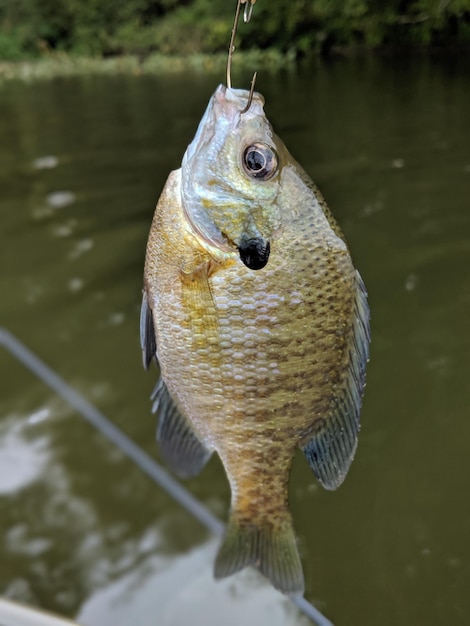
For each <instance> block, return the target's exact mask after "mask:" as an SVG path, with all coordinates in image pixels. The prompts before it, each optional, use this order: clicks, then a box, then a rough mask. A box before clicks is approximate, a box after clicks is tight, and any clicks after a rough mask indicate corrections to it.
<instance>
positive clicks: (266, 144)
mask: <svg viewBox="0 0 470 626" xmlns="http://www.w3.org/2000/svg"><path fill="white" fill-rule="evenodd" d="M143 283H144V286H143V298H142V309H141V321H140V328H141V347H142V355H143V363H144V366H145V367H146V368H148V367H149V366H150V364H151V362H152V361H155V362H157V364H158V366H159V369H160V378H159V380H158V382H157V385H156V387H155V390H154V393H153V395H152V400H153V411H154V412H157V413H158V426H157V439H158V442H159V446H160V450H161V453H162V456H163V457H164V459H165V460H166V462H167V463H168V465H169V466H170V468H171V469H172V470H174V472H176V474H177V475H179V476H181V477H192V476H196V475H197V474H198V473H199V472H200V471H201V470H202V468H203V467H204V466H205V464H206V463H207V462H208V460H209V458H210V457H211V455H212V453H213V452H214V451H215V452H217V454H218V455H219V457H220V459H221V461H222V464H223V466H224V468H225V472H226V475H227V478H228V481H229V484H230V488H231V504H230V514H229V520H228V524H227V527H226V531H225V536H224V538H223V539H222V542H221V546H220V548H219V551H218V554H217V556H216V559H215V566H214V574H215V577H216V578H224V577H226V576H230V575H232V574H234V573H235V572H238V571H239V570H241V569H243V568H245V567H246V566H248V565H253V566H255V567H257V568H258V570H259V571H260V572H261V573H262V574H263V575H264V576H265V577H267V578H268V579H269V580H270V581H271V583H272V585H273V586H274V587H275V588H276V589H278V590H280V591H281V592H283V593H285V594H287V595H302V594H303V592H304V577H303V570H302V563H301V560H300V556H299V551H298V548H297V543H296V536H295V532H294V528H293V520H292V516H291V513H290V512H289V507H288V481H289V475H290V470H291V466H292V462H293V458H294V455H295V453H296V451H297V449H298V448H300V449H301V450H302V452H303V453H304V455H305V457H306V460H307V461H308V464H309V465H310V467H311V469H312V471H313V474H314V475H315V477H316V478H317V479H318V481H319V482H320V484H321V485H322V486H323V487H324V488H326V489H329V490H333V489H336V488H337V487H338V486H339V485H340V484H341V483H342V482H343V480H344V478H345V476H346V474H347V472H348V469H349V467H350V465H351V462H352V459H353V457H354V454H355V451H356V446H357V437H358V431H359V425H360V424H359V415H360V409H361V403H362V397H363V391H364V386H365V369H366V363H367V361H368V358H369V342H370V327H369V318H370V313H369V307H368V302H367V293H366V289H365V286H364V283H363V281H362V279H361V276H360V274H359V273H358V271H357V270H356V269H355V267H354V265H353V262H352V260H351V255H350V252H349V249H348V246H347V243H346V241H345V238H344V236H343V234H342V232H341V230H340V228H339V226H338V225H337V223H336V221H335V219H334V218H333V216H332V213H331V212H330V210H329V208H328V206H327V204H326V202H325V200H324V199H323V197H322V195H321V194H320V192H319V190H318V189H317V187H316V186H315V184H314V183H313V182H312V180H311V179H310V177H309V176H308V175H307V173H306V172H305V171H304V170H303V169H302V167H301V166H300V165H299V164H298V163H297V162H296V161H295V160H294V158H293V157H292V156H291V154H290V153H289V151H288V149H287V148H286V147H285V145H284V143H283V142H282V140H281V139H280V138H279V137H278V136H277V135H276V134H275V132H274V130H273V128H272V126H271V124H270V122H269V121H268V119H267V117H266V114H265V112H264V98H263V96H262V95H261V94H259V93H258V92H253V91H250V92H248V91H247V90H244V89H236V88H232V87H226V86H224V85H223V84H221V85H219V86H218V87H217V89H216V90H215V92H214V94H213V95H212V97H211V98H210V101H209V104H208V106H207V109H206V111H205V113H204V114H203V116H202V119H201V121H200V124H199V127H198V129H197V131H196V134H195V136H194V139H193V140H192V142H191V143H190V144H189V146H188V147H187V149H186V152H185V154H184V156H183V160H182V164H181V167H180V168H179V169H177V170H174V171H172V172H171V173H170V174H169V176H168V180H167V182H166V184H165V186H164V189H163V191H162V193H161V196H160V198H159V200H158V204H157V207H156V209H155V214H154V217H153V221H152V224H151V228H150V233H149V237H148V243H147V249H146V258H145V267H144V281H143Z"/></svg>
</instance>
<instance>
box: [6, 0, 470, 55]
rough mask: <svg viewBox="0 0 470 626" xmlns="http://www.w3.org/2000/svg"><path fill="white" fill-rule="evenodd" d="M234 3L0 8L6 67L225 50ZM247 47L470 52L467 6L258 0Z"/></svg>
mask: <svg viewBox="0 0 470 626" xmlns="http://www.w3.org/2000/svg"><path fill="white" fill-rule="evenodd" d="M235 4H236V2H235V0H0V59H9V60H15V59H21V58H28V57H37V56H41V55H45V54H51V53H52V52H55V51H57V52H66V53H68V54H71V55H81V56H83V55H85V56H110V55H118V54H129V53H131V54H141V55H147V54H149V53H151V52H161V53H164V54H169V55H172V54H178V55H182V54H194V53H198V52H207V53H211V52H220V51H223V50H226V48H227V45H228V39H229V33H230V29H231V25H232V20H233V14H234V8H235ZM238 41H239V43H238V45H239V47H241V48H253V47H258V48H275V49H277V50H279V51H281V52H291V53H295V54H307V53H310V52H327V51H328V50H330V49H332V48H342V47H343V48H344V47H345V48H350V47H357V46H368V47H376V46H383V45H396V46H405V45H424V46H429V45H466V44H470V0H258V2H257V4H256V6H255V9H254V17H253V19H252V20H251V22H250V23H249V24H247V25H241V27H240V28H239V35H238Z"/></svg>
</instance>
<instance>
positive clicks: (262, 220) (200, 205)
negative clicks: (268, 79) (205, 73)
mask: <svg viewBox="0 0 470 626" xmlns="http://www.w3.org/2000/svg"><path fill="white" fill-rule="evenodd" d="M248 102H249V92H248V91H246V90H243V89H231V88H227V87H225V86H223V85H220V86H219V87H218V88H217V89H216V91H215V93H214V94H213V96H212V98H211V100H210V102H209V105H208V107H207V109H206V111H205V113H204V115H203V117H202V119H201V122H200V124H199V127H198V130H197V132H196V135H195V137H194V139H193V141H192V142H191V144H190V145H189V146H188V148H187V150H186V152H185V155H184V157H183V163H182V181H183V182H182V202H183V208H184V211H185V214H186V217H187V219H188V221H189V222H190V224H191V226H192V228H193V229H194V230H195V231H196V233H197V234H198V235H199V236H200V237H201V238H202V239H203V240H205V242H206V243H207V244H209V245H210V246H212V247H215V248H218V249H219V250H222V251H224V253H228V254H233V255H239V256H240V259H241V260H242V261H243V263H244V264H245V265H246V266H247V267H249V268H250V269H255V270H256V269H261V268H262V267H264V266H265V265H266V263H267V262H268V258H269V251H270V241H271V239H272V237H273V235H274V234H275V232H276V231H277V230H278V229H279V227H280V223H281V215H280V209H279V206H278V204H277V197H278V194H279V189H280V171H281V168H282V163H281V159H282V154H283V152H284V151H285V148H284V146H283V144H282V142H280V140H279V139H278V138H277V137H276V135H275V134H274V133H273V130H272V128H271V125H270V123H269V122H268V120H267V118H266V115H265V113H264V110H263V105H264V99H263V97H262V96H261V95H260V94H258V93H254V94H253V99H252V102H251V104H250V106H249V107H248V108H247V104H248Z"/></svg>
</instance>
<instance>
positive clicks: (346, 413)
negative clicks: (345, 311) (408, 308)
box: [302, 272, 370, 489]
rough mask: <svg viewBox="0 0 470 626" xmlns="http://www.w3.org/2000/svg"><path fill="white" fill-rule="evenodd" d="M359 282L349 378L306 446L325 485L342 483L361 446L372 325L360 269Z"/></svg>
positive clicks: (309, 458)
mask: <svg viewBox="0 0 470 626" xmlns="http://www.w3.org/2000/svg"><path fill="white" fill-rule="evenodd" d="M356 282H357V291H356V301H355V319H354V326H353V336H352V340H351V344H350V346H349V371H348V374H347V380H346V381H345V384H344V387H343V389H342V391H341V393H340V394H339V395H338V397H337V398H336V399H335V402H334V405H333V407H332V409H331V412H330V414H329V415H326V416H325V419H322V418H320V419H318V420H317V422H316V423H315V425H316V430H315V434H314V435H313V437H312V439H311V440H310V441H309V442H308V443H307V444H306V445H305V446H303V448H302V450H303V452H304V454H305V456H306V458H307V461H308V462H309V464H310V467H311V468H312V471H313V473H314V474H315V476H316V477H317V478H318V480H319V481H320V483H321V484H322V485H323V487H325V489H336V488H337V487H339V486H340V484H341V483H342V482H343V480H344V478H345V477H346V474H347V473H348V470H349V466H350V465H351V462H352V460H353V457H354V453H355V451H356V447H357V433H358V432H359V414H360V410H361V404H362V394H363V391H364V385H365V369H366V363H367V360H368V358H369V343H370V329H369V307H368V304H367V293H366V290H365V287H364V283H363V282H362V278H361V277H360V275H359V273H358V272H356Z"/></svg>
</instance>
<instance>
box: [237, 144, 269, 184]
mask: <svg viewBox="0 0 470 626" xmlns="http://www.w3.org/2000/svg"><path fill="white" fill-rule="evenodd" d="M243 167H244V169H245V172H246V173H247V174H248V176H251V178H256V179H257V180H269V179H270V178H272V177H273V176H274V174H275V173H276V172H277V154H276V153H275V151H274V150H273V149H272V148H270V147H269V146H267V145H266V144H264V143H253V144H251V145H250V146H248V147H247V148H245V151H244V152H243Z"/></svg>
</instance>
